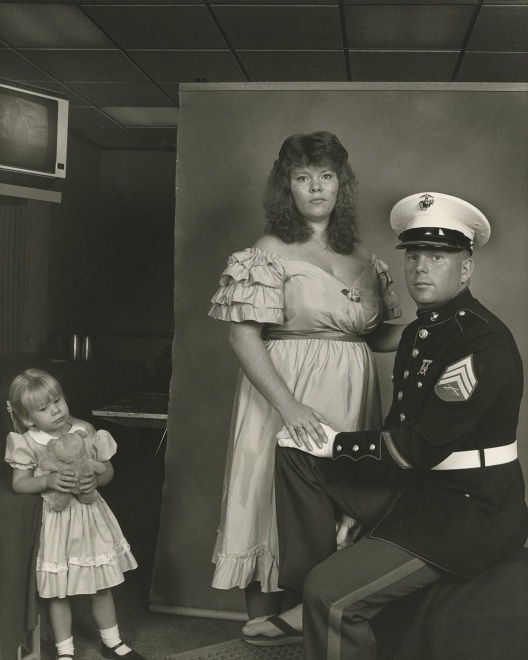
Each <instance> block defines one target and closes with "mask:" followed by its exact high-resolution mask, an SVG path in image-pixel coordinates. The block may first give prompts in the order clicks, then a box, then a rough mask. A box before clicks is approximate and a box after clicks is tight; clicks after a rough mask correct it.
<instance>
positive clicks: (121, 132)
mask: <svg viewBox="0 0 528 660" xmlns="http://www.w3.org/2000/svg"><path fill="white" fill-rule="evenodd" d="M74 131H75V132H76V133H80V134H81V135H83V136H84V137H85V138H87V139H88V140H91V141H92V142H95V143H96V144H99V143H108V142H111V143H113V144H134V143H135V144H137V142H138V141H137V139H136V138H135V136H134V135H132V134H131V133H130V132H129V131H128V130H127V129H126V128H120V127H119V126H117V125H115V124H114V125H113V126H104V127H98V126H76V127H75V128H74Z"/></svg>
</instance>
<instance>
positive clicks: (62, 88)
mask: <svg viewBox="0 0 528 660" xmlns="http://www.w3.org/2000/svg"><path fill="white" fill-rule="evenodd" d="M24 82H25V83H26V82H27V84H28V85H34V86H35V87H42V88H43V89H49V90H50V91H51V92H60V93H61V94H64V96H65V97H66V98H67V99H68V101H69V102H70V108H71V107H84V106H87V105H90V104H89V103H88V101H85V100H84V99H83V98H81V97H80V96H78V95H77V94H75V92H73V91H72V90H71V89H69V88H68V87H66V85H63V84H62V83H59V82H55V81H54V80H46V81H43V82H40V81H38V80H36V81H31V80H28V81H24Z"/></svg>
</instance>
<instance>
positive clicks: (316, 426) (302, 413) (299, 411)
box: [280, 401, 328, 451]
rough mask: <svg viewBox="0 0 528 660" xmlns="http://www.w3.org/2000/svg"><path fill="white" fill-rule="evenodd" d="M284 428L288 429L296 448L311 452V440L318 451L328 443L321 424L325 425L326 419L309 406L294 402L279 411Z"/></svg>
mask: <svg viewBox="0 0 528 660" xmlns="http://www.w3.org/2000/svg"><path fill="white" fill-rule="evenodd" d="M280 416H281V418H282V421H283V422H284V426H285V427H286V428H287V429H288V431H289V433H290V436H291V438H292V440H293V441H294V442H295V444H296V445H297V446H298V447H302V445H303V444H304V446H305V447H306V449H308V451H311V450H312V444H311V442H310V441H311V440H313V442H315V444H316V445H317V447H318V448H319V449H320V448H321V447H322V446H323V445H324V444H326V443H327V442H328V438H327V436H326V433H325V432H324V429H323V427H322V426H321V422H322V423H323V424H327V425H328V422H327V421H326V419H325V418H324V417H323V415H321V414H320V413H318V412H317V410H314V409H313V408H310V406H305V405H304V404H302V403H299V402H298V401H294V402H293V404H290V405H289V406H288V408H286V409H283V410H281V411H280Z"/></svg>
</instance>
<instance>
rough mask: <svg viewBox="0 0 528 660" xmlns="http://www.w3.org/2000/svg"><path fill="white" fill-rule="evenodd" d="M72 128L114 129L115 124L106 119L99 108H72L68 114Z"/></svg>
mask: <svg viewBox="0 0 528 660" xmlns="http://www.w3.org/2000/svg"><path fill="white" fill-rule="evenodd" d="M68 125H69V126H70V128H80V127H83V126H84V127H88V128H114V127H115V122H114V121H112V119H109V118H108V117H106V116H105V115H104V114H103V113H102V112H99V110H98V109H97V108H91V107H84V108H70V111H69V114H68Z"/></svg>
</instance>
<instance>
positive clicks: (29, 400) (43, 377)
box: [7, 369, 64, 433]
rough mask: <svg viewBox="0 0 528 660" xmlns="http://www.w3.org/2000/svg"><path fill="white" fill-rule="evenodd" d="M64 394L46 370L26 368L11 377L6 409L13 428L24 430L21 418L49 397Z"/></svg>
mask: <svg viewBox="0 0 528 660" xmlns="http://www.w3.org/2000/svg"><path fill="white" fill-rule="evenodd" d="M61 396H64V394H63V392H62V387H61V386H60V384H59V382H58V381H57V380H56V379H55V378H54V377H53V376H52V375H51V374H49V373H48V372H47V371H42V370H41V369H26V370H25V371H23V372H22V373H21V374H19V375H18V376H16V377H15V378H13V380H12V382H11V385H10V386H9V401H8V402H7V407H8V410H9V412H10V414H11V419H12V420H13V425H14V427H15V429H16V430H17V431H18V432H19V433H20V432H22V431H23V430H26V429H27V427H26V424H24V421H23V418H27V417H29V416H30V414H31V413H32V411H34V410H37V409H38V408H40V406H42V405H43V404H45V403H48V401H50V400H51V399H54V398H56V397H61Z"/></svg>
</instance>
